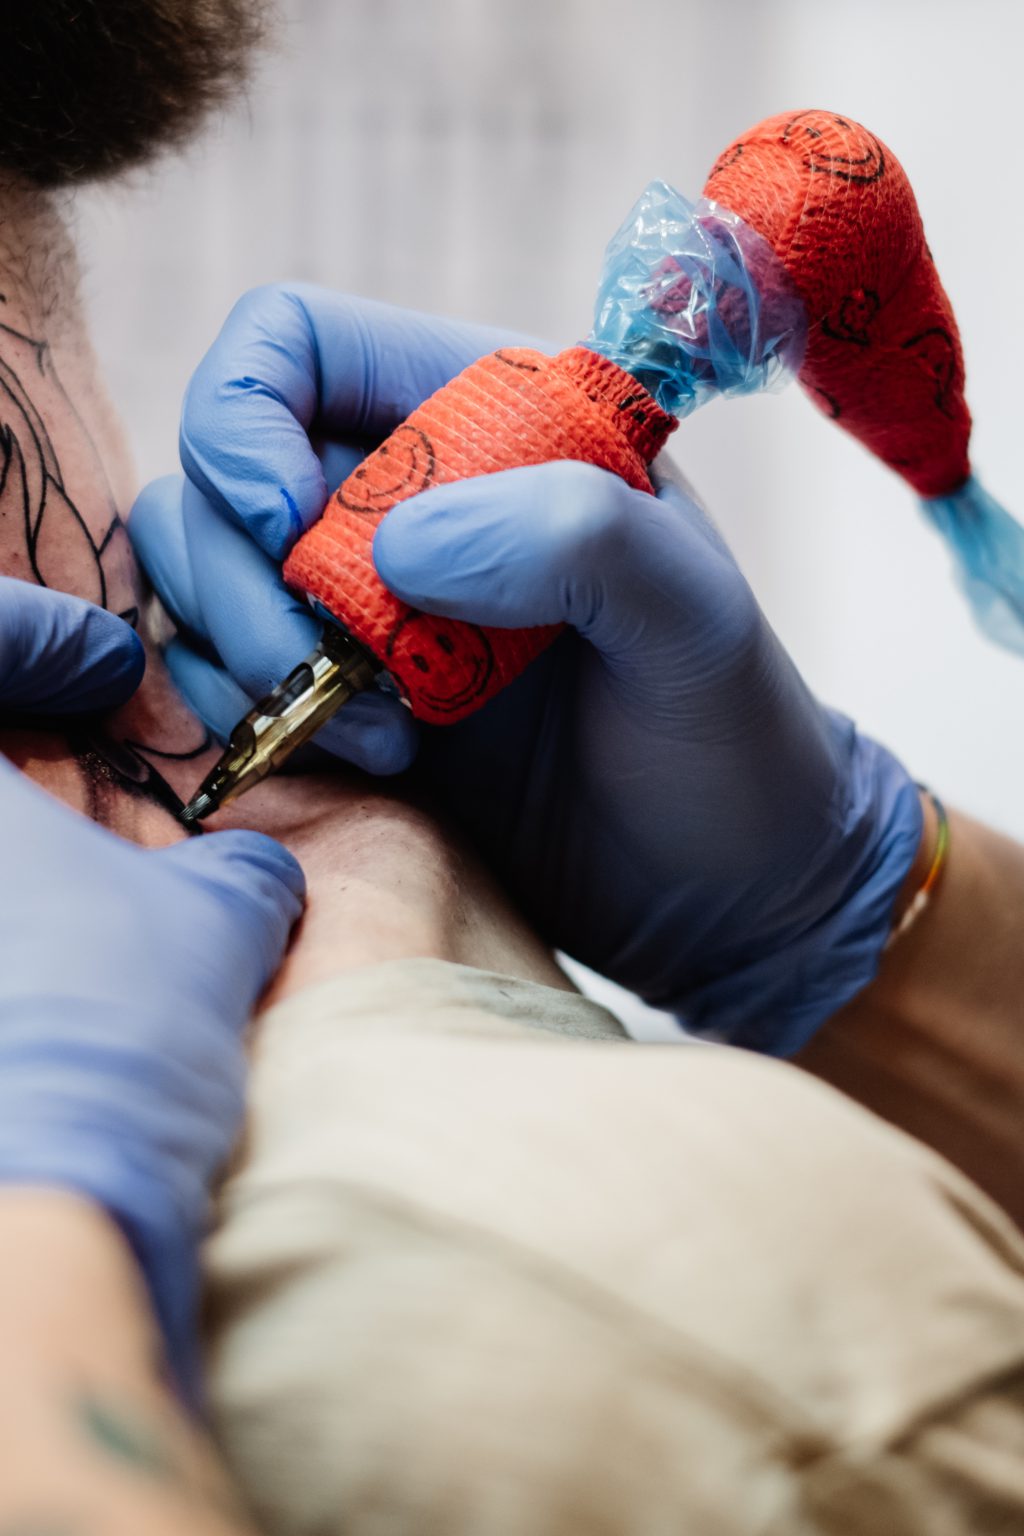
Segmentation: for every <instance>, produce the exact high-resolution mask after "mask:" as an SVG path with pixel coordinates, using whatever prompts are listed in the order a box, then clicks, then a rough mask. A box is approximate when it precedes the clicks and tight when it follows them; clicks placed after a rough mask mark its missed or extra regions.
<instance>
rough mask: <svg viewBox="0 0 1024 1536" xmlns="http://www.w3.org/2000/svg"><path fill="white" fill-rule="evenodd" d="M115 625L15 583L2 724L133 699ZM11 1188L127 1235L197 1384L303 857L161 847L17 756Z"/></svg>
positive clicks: (0, 687)
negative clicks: (227, 1176)
mask: <svg viewBox="0 0 1024 1536" xmlns="http://www.w3.org/2000/svg"><path fill="white" fill-rule="evenodd" d="M143 665H144V658H143V653H142V647H141V645H140V644H139V641H138V639H137V637H136V636H135V635H134V634H133V632H132V631H131V630H130V629H129V628H128V626H127V625H126V624H124V623H122V622H121V620H120V619H117V618H115V617H114V616H113V615H112V614H109V613H105V612H103V611H102V610H100V609H98V608H93V607H91V606H90V605H89V604H88V603H84V602H81V601H80V600H78V599H77V598H71V597H67V596H65V595H64V594H62V593H59V592H50V591H45V590H43V589H41V588H38V587H34V586H29V585H27V584H26V583H24V582H20V581H12V580H0V724H2V722H3V718H4V714H5V712H7V711H9V710H12V709H17V710H18V711H19V713H22V712H24V711H26V710H32V709H35V710H38V711H40V712H43V711H45V712H46V713H47V714H53V713H54V712H64V713H69V714H70V713H80V712H82V711H83V710H97V709H100V708H110V707H113V706H115V705H117V704H120V703H122V702H123V701H124V700H125V699H126V698H127V697H129V695H130V694H131V693H132V692H133V691H134V689H135V687H136V686H137V684H138V681H139V678H140V677H141V675H142V669H143ZM0 821H2V824H3V829H4V830H3V844H4V857H3V866H2V871H3V873H2V879H0V1183H4V1184H17V1185H49V1186H57V1187H60V1188H64V1189H69V1190H73V1191H77V1192H79V1193H81V1194H83V1195H86V1196H88V1197H90V1198H91V1199H93V1200H95V1201H97V1202H98V1203H99V1204H100V1205H101V1206H103V1207H104V1208H105V1209H106V1210H107V1211H108V1212H109V1213H110V1214H111V1216H112V1217H113V1218H114V1219H115V1220H116V1221H117V1222H119V1223H120V1225H121V1227H122V1229H123V1230H124V1232H125V1234H126V1236H127V1238H128V1240H129V1242H130V1244H131V1246H132V1248H133V1250H134V1252H135V1254H136V1256H137V1258H138V1260H139V1262H140V1264H141V1267H142V1269H143V1272H144V1274H145V1277H146V1279H147V1281H148V1283H149V1287H150V1290H151V1293H152V1296H153V1301H154V1305H155V1310H156V1314H157V1317H158V1319H159V1322H160V1324H161V1325H162V1328H163V1331H164V1334H165V1337H166V1340H167V1344H168V1349H169V1354H170V1359H171V1362H172V1365H173V1366H174V1368H175V1370H176V1372H177V1375H178V1379H179V1381H180V1383H181V1384H182V1386H183V1387H184V1388H185V1390H186V1391H187V1392H188V1393H189V1394H192V1395H194V1393H195V1390H196V1379H197V1378H196V1373H195V1367H196V1357H195V1352H194V1351H195V1344H194V1330H195V1318H194V1312H195V1305H196V1300H197V1295H198V1264H197V1245H198V1242H199V1240H200V1238H201V1236H202V1232H203V1227H204V1223H205V1217H206V1209H207V1190H208V1186H209V1183H210V1180H211V1178H212V1177H213V1175H214V1173H215V1172H216V1171H217V1169H218V1168H220V1167H221V1165H222V1164H223V1163H224V1162H225V1160H226V1158H227V1156H228V1153H229V1152H230V1150H231V1147H232V1144H233V1142H234V1139H235V1135H236V1133H237V1130H238V1127H239V1123H240V1120H241V1115H242V1104H243V1076H244V1061H243V1053H242V1044H241V1036H242V1031H243V1027H244V1025H245V1023H246V1021H247V1019H248V1017H249V1014H250V1012H251V1010H252V1007H253V1005H254V1003H255V1002H256V999H257V997H258V996H259V994H260V992H261V991H262V989H263V987H264V986H265V984H266V982H267V981H268V980H269V978H270V976H271V975H272V973H273V971H274V970H275V968H276V966H277V963H278V961H279V959H280V957H281V954H282V951H283V949H284V945H285V943H286V941H287V938H288V933H289V930H290V928H291V925H292V923H293V922H294V920H295V918H296V917H297V916H298V914H299V911H300V909H301V906H302V897H303V889H304V886H303V878H302V873H301V871H300V869H299V867H298V865H297V864H296V862H295V860H294V859H293V858H292V857H291V855H290V854H289V853H287V852H286V851H285V850H284V849H283V848H282V847H280V846H279V845H278V844H277V843H275V842H274V841H273V840H272V839H270V838H267V837H262V836H259V835H257V834H255V833H249V832H222V833H218V834H216V835H214V836H210V837H202V838H196V839H193V840H191V841H189V842H184V843H181V844H179V845H178V846H176V847H172V848H165V849H161V850H160V851H158V852H147V851H143V850H142V849H139V848H136V847H133V846H132V845H130V844H128V843H125V842H122V840H121V839H120V838H117V837H115V836H113V835H112V834H111V833H109V832H106V831H104V830H103V829H102V828H100V827H98V826H95V825H93V823H91V822H89V821H87V820H85V819H84V818H83V817H81V816H79V815H77V814H76V813H74V812H73V811H71V810H69V809H68V808H67V807H65V806H63V805H60V804H59V803H58V802H57V801H55V800H53V799H51V798H50V796H49V795H47V794H46V793H44V792H43V791H42V790H41V789H39V788H37V787H36V786H35V785H33V784H31V783H30V782H29V780H28V779H26V778H25V777H24V776H23V775H22V774H20V773H19V772H17V770H16V769H15V768H13V767H12V766H11V765H10V764H9V763H8V762H7V761H6V759H4V758H3V757H0Z"/></svg>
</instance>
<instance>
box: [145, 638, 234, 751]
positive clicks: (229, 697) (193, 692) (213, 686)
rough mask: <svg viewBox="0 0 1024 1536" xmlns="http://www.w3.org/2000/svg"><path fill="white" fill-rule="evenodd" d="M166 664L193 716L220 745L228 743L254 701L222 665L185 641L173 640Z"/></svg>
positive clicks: (166, 649) (166, 648) (168, 650)
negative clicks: (201, 653)
mask: <svg viewBox="0 0 1024 1536" xmlns="http://www.w3.org/2000/svg"><path fill="white" fill-rule="evenodd" d="M164 662H165V664H166V666H167V670H168V672H170V674H171V677H172V679H173V680H174V685H175V687H176V688H177V689H178V691H179V693H181V694H182V696H183V697H184V699H185V702H186V703H187V704H188V706H189V708H190V709H191V711H192V713H193V714H194V715H198V716H199V718H200V720H201V721H202V722H203V724H204V725H205V726H206V729H207V730H208V731H209V732H210V733H211V734H212V735H213V736H215V737H216V739H217V740H218V741H219V742H226V741H227V739H228V737H229V736H230V735H231V732H232V730H233V729H234V727H235V726H236V725H237V724H238V722H239V720H241V718H242V716H243V715H247V714H248V713H249V710H250V709H251V708H252V706H253V702H254V701H253V700H252V699H250V697H249V695H248V694H247V693H243V691H242V689H241V688H239V686H238V684H237V683H236V682H235V681H234V679H233V678H232V677H231V675H230V674H229V673H228V672H226V671H225V669H224V668H223V667H222V666H219V665H218V664H217V662H214V661H210V660H209V658H208V657H206V656H201V655H200V654H199V652H198V651H196V650H193V648H192V647H191V646H190V645H189V644H188V643H187V641H185V640H181V639H178V640H172V641H171V642H170V644H169V645H168V646H166V647H165V649H164Z"/></svg>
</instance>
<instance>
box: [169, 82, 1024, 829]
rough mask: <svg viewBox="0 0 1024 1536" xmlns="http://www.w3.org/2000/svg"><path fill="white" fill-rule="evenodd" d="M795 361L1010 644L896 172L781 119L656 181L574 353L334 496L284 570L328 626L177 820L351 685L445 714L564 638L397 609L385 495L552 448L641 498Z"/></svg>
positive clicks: (1010, 612) (846, 139)
mask: <svg viewBox="0 0 1024 1536" xmlns="http://www.w3.org/2000/svg"><path fill="white" fill-rule="evenodd" d="M792 374H796V375H797V376H798V378H799V380H800V383H801V384H802V386H803V388H804V389H805V390H806V391H807V393H808V394H809V395H810V396H811V398H812V400H813V401H814V403H815V404H816V405H818V406H819V407H820V408H821V409H822V410H824V411H825V413H826V414H827V415H828V416H830V417H831V418H832V419H833V420H834V421H837V422H838V423H839V425H840V426H841V427H844V428H845V429H846V430H847V431H848V432H850V433H852V434H853V435H854V436H855V437H856V438H858V439H859V440H860V441H861V442H862V443H863V444H864V445H865V446H866V447H867V448H869V449H870V450H871V451H872V452H873V453H875V454H876V455H877V456H878V457H879V458H881V459H882V460H883V461H884V462H885V463H886V464H888V465H889V466H890V467H891V468H892V469H894V470H896V472H897V473H898V474H900V475H902V476H903V478H904V479H905V480H907V481H908V482H909V484H910V485H911V486H912V487H913V489H914V490H915V491H916V492H917V493H918V495H919V496H920V497H921V498H922V505H923V508H924V511H925V513H926V515H927V517H928V518H929V520H930V521H931V523H932V524H933V525H934V526H935V527H936V528H937V529H938V530H939V531H940V532H941V533H942V534H943V535H944V537H945V538H946V539H947V541H948V543H949V545H950V547H951V549H952V551H953V553H954V556H955V559H956V562H957V564H958V568H959V569H958V574H959V577H960V580H961V583H962V585H963V587H964V588H965V590H966V593H967V596H968V598H969V600H970V602H971V604H972V606H973V608H974V612H975V615H976V617H977V618H978V620H979V622H980V623H981V625H982V627H983V628H985V629H986V630H987V631H988V633H989V634H990V635H991V637H992V638H994V639H996V640H998V641H999V642H1001V643H1002V644H1005V645H1008V646H1010V647H1011V648H1013V649H1016V650H1020V651H1024V530H1022V529H1021V528H1020V526H1019V525H1018V524H1017V523H1016V522H1015V521H1014V520H1013V519H1012V518H1011V517H1010V515H1009V514H1008V513H1007V512H1005V511H1004V510H1003V509H1002V508H1001V507H1000V506H999V504H998V503H997V502H995V501H994V500H993V498H992V497H991V496H989V495H988V494H987V492H985V491H984V490H983V489H982V487H981V486H980V484H979V483H978V481H977V480H976V479H975V478H974V476H973V475H972V473H971V469H970V463H969V459H968V442H969V438H970V430H971V418H970V414H969V412H968V409H967V405H966V402H965V399H964V365H963V355H962V352H961V347H960V338H959V335H958V332H957V326H956V321H955V319H954V317H953V311H952V308H951V305H950V302H949V299H948V298H947V296H946V294H945V292H944V290H943V287H942V284H941V282H940V280H939V276H938V273H937V271H936V269H935V265H934V262H933V261H932V257H931V253H930V251H929V249H928V246H927V243H926V241H925V237H924V230H923V227H922V223H921V216H920V213H919V212H918V208H917V203H916V201H915V198H914V194H913V191H912V189H911V186H910V183H909V182H908V180H907V177H906V175H905V173H904V171H903V170H902V168H901V166H900V165H899V163H898V161H897V160H896V159H895V157H894V156H893V154H892V153H891V151H890V150H889V149H887V148H886V146H885V145H884V144H882V143H881V142H880V141H879V140H878V139H876V138H875V137H874V135H872V134H871V133H869V132H868V131H867V130H866V129H865V128H863V127H861V126H860V125H858V124H857V123H853V122H850V121H848V120H847V119H845V118H842V117H839V116H836V115H835V114H834V113H831V112H821V111H812V112H798V113H792V114H786V115H782V116H778V117H772V118H769V119H767V120H766V121H765V122H762V123H760V124H759V125H758V126H757V127H755V128H753V129H752V130H751V131H750V132H749V133H747V134H745V135H744V136H743V137H742V138H741V139H738V140H737V141H736V142H735V143H733V144H732V145H730V147H729V148H728V149H727V150H726V151H725V152H724V154H722V155H721V156H720V157H719V159H718V161H717V162H716V164H715V166H714V168H713V170H712V172H711V174H710V176H709V177H708V180H707V183H706V185H705V188H704V195H703V197H702V198H701V200H700V201H699V202H697V203H696V204H691V203H689V202H688V201H687V200H686V199H685V198H683V197H682V196H681V195H680V194H679V193H677V192H675V191H673V189H672V188H671V187H669V186H668V185H667V184H666V183H664V182H652V183H651V185H650V186H649V187H648V188H647V189H646V191H645V192H644V193H643V195H642V196H641V198H640V200H639V202H638V203H637V204H636V206H635V208H634V209H633V210H632V212H631V213H630V215H629V217H628V218H627V220H626V222H625V223H624V224H623V226H622V228H621V229H620V230H619V231H618V233H617V234H616V235H615V236H614V238H613V239H612V241H611V243H610V245H609V246H608V250H607V253H606V258H605V264H604V269H603V272H602V277H601V284H600V289H599V293H598V299H597V306H596V312H595V321H594V327H593V330H592V332H591V334H590V336H589V337H588V338H587V340H586V342H585V343H584V344H583V345H581V346H575V347H570V348H569V349H568V350H567V351H564V352H561V353H559V354H558V355H557V356H555V357H549V356H546V355H544V354H543V353H540V352H535V351H532V350H529V349H526V348H519V347H516V348H505V349H502V350H500V351H498V352H495V353H493V354H491V355H490V356H487V357H483V358H481V359H480V360H479V361H477V362H475V363H472V364H471V365H470V366H469V367H468V368H467V369H465V370H464V371H463V372H462V373H461V374H460V375H459V376H458V377H457V378H455V379H453V380H452V381H451V383H449V384H447V385H445V386H444V388H443V389H440V390H439V391H438V392H437V393H436V394H435V395H433V396H431V398H430V399H428V400H426V401H425V402H424V403H423V404H422V405H421V406H419V407H418V408H417V409H416V410H415V411H414V412H413V413H412V415H411V416H410V417H409V418H408V419H407V420H406V421H405V422H404V423H403V424H402V425H401V426H399V427H398V428H396V430H395V431H394V432H392V434H391V436H390V437H389V438H388V439H387V440H386V442H384V443H383V444H382V445H381V446H380V447H379V448H377V449H376V450H375V451H374V452H373V453H371V454H370V455H369V457H368V458H366V459H365V460H364V461H363V462H362V464H360V466H359V467H358V468H357V469H356V470H355V471H354V472H353V473H352V474H351V475H350V476H349V477H348V479H347V480H346V481H345V482H344V483H343V484H342V485H341V486H340V488H339V489H338V490H337V491H336V492H335V494H334V496H333V497H332V498H331V499H330V501H329V502H328V504H327V507H326V508H325V510H324V513H323V516H322V517H321V518H320V520H319V521H318V522H317V523H316V524H314V525H313V527H312V528H310V529H309V531H308V532H307V533H306V534H304V535H303V537H302V538H300V539H299V541H298V542H297V544H296V545H295V547H294V549H293V550H292V552H291V554H290V555H289V557H288V559H287V561H286V563H285V567H284V573H285V577H286V579H287V580H288V581H289V583H290V584H291V585H293V586H294V587H295V588H296V589H297V590H298V591H299V592H302V593H304V594H305V595H306V597H307V598H308V600H309V601H310V602H311V604H312V605H313V606H314V607H315V609H316V610H317V611H318V612H319V613H321V615H322V616H323V617H324V618H325V620H327V621H328V622H327V624H326V627H325V630H324V635H323V639H322V641H321V642H320V644H319V645H318V647H317V649H316V650H315V651H314V652H313V654H312V655H311V656H309V657H307V659H306V660H305V661H304V662H302V663H301V664H300V665H299V666H298V667H296V668H295V670H294V671H293V672H292V673H291V674H290V675H289V676H288V677H287V678H286V679H285V680H284V682H283V683H282V684H281V685H280V686H279V687H278V688H276V689H275V690H274V691H273V692H272V693H271V694H270V695H269V697H268V698H266V699H264V700H263V701H262V702H261V703H259V704H257V705H256V707H255V708H254V709H253V710H252V711H251V712H250V713H249V714H248V715H247V716H246V717H245V719H244V720H242V721H241V722H240V723H239V725H238V726H237V727H236V729H235V731H234V732H233V734H232V736H231V739H230V742H229V744H228V747H227V749H226V751H225V752H224V754H223V756H222V758H221V760H220V761H219V762H218V764H217V765H216V767H215V768H214V769H213V771H212V773H211V774H210V775H209V776H208V777H207V778H206V779H205V780H204V781H203V784H202V785H201V787H200V789H199V790H198V792H197V793H196V795H195V797H194V798H193V800H192V801H191V802H190V804H189V805H188V806H186V808H185V811H184V812H183V818H184V819H185V820H187V821H196V820H201V819H202V818H203V817H205V816H207V815H209V814H210V813H211V812H213V811H214V810H215V809H216V808H217V807H218V806H219V805H221V804H223V803H224V802H225V801H226V800H228V799H231V798H233V797H234V796H235V795H239V794H241V793H243V792H244V791H245V790H247V789H248V788H250V787H251V786H252V785H253V784H256V783H258V782H259V781H260V780H261V779H263V778H264V777H265V776H266V775H267V774H268V773H270V772H271V771H272V770H273V769H275V768H277V767H278V766H279V765H280V764H281V763H282V762H283V761H284V760H285V759H286V758H287V757H288V756H289V755H290V753H291V752H292V751H293V750H294V749H295V748H296V747H297V746H299V745H300V744H301V743H302V742H305V741H307V740H309V738H310V737H311V736H312V735H314V733H315V732H316V731H317V730H318V729H319V727H320V726H321V725H322V724H323V722H324V721H325V720H326V719H328V718H329V716H330V715H332V714H333V713H334V712H335V710H337V709H339V708H340V707H341V705H342V704H344V702H345V701H346V700H347V699H348V698H350V697H351V696H352V694H353V693H354V692H356V691H357V690H359V689H362V688H368V687H372V686H377V687H383V688H385V689H389V690H391V691H393V692H397V693H398V694H399V695H400V696H401V697H402V698H403V699H404V700H405V702H406V703H407V704H408V706H409V707H410V709H411V710H412V712H413V714H414V715H416V716H417V717H418V718H419V719H420V720H423V721H425V722H428V723H430V724H434V725H444V724H447V723H449V722H452V721H456V720H460V719H462V718H463V717H464V716H466V715H468V714H470V713H471V712H472V711H473V710H476V709H478V708H479V707H480V706H481V705H483V704H485V703H486V702H487V700H488V699H490V698H492V697H493V696H494V695H495V694H496V693H498V692H499V691H500V690H501V689H502V688H503V687H504V686H505V685H506V683H509V682H511V680H512V679H513V678H515V677H516V676H518V674H519V673H520V672H521V671H522V670H523V669H524V668H525V667H526V666H527V665H528V664H529V662H530V661H531V660H532V659H533V658H534V657H535V656H537V655H539V654H540V652H541V651H542V650H544V649H545V647H546V646H548V645H549V644H550V643H551V641H552V640H553V639H554V637H555V635H556V634H557V633H558V627H557V626H553V627H544V628H537V629H530V630H507V629H506V630H502V629H485V628H480V627H477V626H475V625H470V624H466V623H463V622H456V621H450V620H447V619H443V618H436V617H433V616H431V615H428V614H424V613H421V612H419V611H417V610H415V609H412V608H409V607H408V606H407V605H406V604H404V603H402V602H400V601H399V600H398V599H397V598H395V597H394V596H393V595H392V594H391V593H390V592H389V591H388V590H387V589H386V588H385V587H384V585H383V584H382V582H381V581H380V578H379V577H378V576H377V573H376V570H375V568H374V564H373V559H372V554H371V546H372V542H373V534H374V530H375V529H376V527H377V525H378V523H379V522H380V521H381V519H382V518H383V517H384V516H385V514H386V513H387V512H388V511H389V510H390V509H391V508H392V507H393V506H395V505H396V503H397V502H399V501H402V500H404V499H405V498H407V497H409V496H413V495H415V494H416V493H417V492H419V491H422V490H425V489H426V488H427V487H428V486H432V485H443V484H445V483H448V482H451V481H453V480H458V479H463V478H466V477H469V476H473V475H478V474H485V473H491V472H493V471H496V470H500V469H510V468H513V467H515V466H518V465H525V464H539V463H543V462H547V461H550V460H553V459H579V460H584V461H586V462H589V463H591V464H595V465H598V466H599V467H601V468H603V469H607V470H611V471H613V472H614V473H616V474H618V475H621V476H622V478H623V479H624V480H625V481H627V483H628V484H629V485H631V486H634V487H636V488H639V489H642V490H648V491H649V490H650V489H651V482H650V479H649V477H648V473H647V471H648V466H649V464H650V463H651V461H652V459H653V458H654V457H655V455H656V454H657V453H658V452H659V451H660V449H661V448H662V446H663V445H664V443H665V441H666V439H667V437H668V435H669V433H670V432H671V431H672V430H673V428H674V427H675V426H676V424H677V420H678V419H679V418H681V417H683V416H686V415H688V414H689V413H690V412H691V411H693V410H694V409H695V408H696V407H697V406H698V405H701V404H702V403H703V402H704V401H706V400H708V399H711V398H712V397H713V396H715V395H744V394H749V393H751V392H753V391H756V390H761V389H766V388H772V387H775V386H778V385H780V384H782V383H785V382H786V381H787V379H788V378H789V376H790V375H792Z"/></svg>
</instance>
